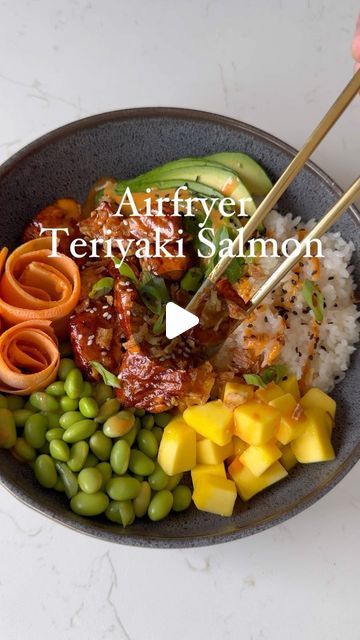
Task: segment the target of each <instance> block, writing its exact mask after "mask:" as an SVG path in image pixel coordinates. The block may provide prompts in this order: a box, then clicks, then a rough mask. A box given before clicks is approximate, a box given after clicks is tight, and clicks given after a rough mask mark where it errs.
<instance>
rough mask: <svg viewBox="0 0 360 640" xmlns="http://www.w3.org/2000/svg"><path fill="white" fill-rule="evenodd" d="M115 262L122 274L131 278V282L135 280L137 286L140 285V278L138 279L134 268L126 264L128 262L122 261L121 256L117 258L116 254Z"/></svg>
mask: <svg viewBox="0 0 360 640" xmlns="http://www.w3.org/2000/svg"><path fill="white" fill-rule="evenodd" d="M113 263H114V265H115V267H117V268H118V269H119V274H120V275H121V276H123V277H124V278H129V280H131V282H133V283H134V284H135V285H136V286H137V287H138V286H139V280H138V279H137V277H136V275H135V273H134V272H133V270H132V268H131V267H129V265H128V264H126V262H123V263H121V260H119V258H116V257H115V256H113Z"/></svg>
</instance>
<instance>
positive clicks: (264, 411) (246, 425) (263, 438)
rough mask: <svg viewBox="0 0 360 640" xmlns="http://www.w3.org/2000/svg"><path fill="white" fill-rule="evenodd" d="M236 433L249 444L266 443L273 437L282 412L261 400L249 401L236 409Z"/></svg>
mask: <svg viewBox="0 0 360 640" xmlns="http://www.w3.org/2000/svg"><path fill="white" fill-rule="evenodd" d="M234 420H235V435H237V436H239V438H241V439H242V440H245V442H247V443H248V444H255V445H260V444H266V443H267V442H269V440H271V438H273V436H274V433H275V430H276V428H277V427H278V425H279V421H280V412H279V411H278V410H277V409H274V408H273V407H269V406H268V405H264V404H260V403H259V402H248V403H247V404H242V405H240V406H239V407H237V408H236V409H235V411H234Z"/></svg>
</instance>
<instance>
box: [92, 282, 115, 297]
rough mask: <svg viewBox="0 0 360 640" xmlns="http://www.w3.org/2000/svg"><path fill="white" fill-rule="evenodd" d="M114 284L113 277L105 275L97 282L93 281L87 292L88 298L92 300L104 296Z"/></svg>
mask: <svg viewBox="0 0 360 640" xmlns="http://www.w3.org/2000/svg"><path fill="white" fill-rule="evenodd" d="M113 286H114V278H110V277H106V278H101V279H100V280H98V281H97V282H95V283H94V284H93V286H92V289H91V291H90V293H89V298H91V299H92V300H97V299H98V298H101V296H106V295H107V294H108V293H110V291H112V288H113Z"/></svg>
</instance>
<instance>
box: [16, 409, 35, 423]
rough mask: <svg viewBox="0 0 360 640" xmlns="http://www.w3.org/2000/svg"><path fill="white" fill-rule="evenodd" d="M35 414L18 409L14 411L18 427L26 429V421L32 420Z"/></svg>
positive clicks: (27, 410)
mask: <svg viewBox="0 0 360 640" xmlns="http://www.w3.org/2000/svg"><path fill="white" fill-rule="evenodd" d="M33 413H34V411H29V409H16V410H15V411H13V416H14V420H15V424H16V426H17V427H24V426H25V422H26V420H27V419H28V418H30V416H32V414H33Z"/></svg>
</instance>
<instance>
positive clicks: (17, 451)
mask: <svg viewBox="0 0 360 640" xmlns="http://www.w3.org/2000/svg"><path fill="white" fill-rule="evenodd" d="M11 453H12V454H13V455H14V456H15V458H17V460H20V462H34V460H35V458H36V451H35V449H34V447H32V446H31V445H30V444H28V443H27V442H26V440H25V438H17V440H16V442H15V444H14V446H13V448H12V449H11Z"/></svg>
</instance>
